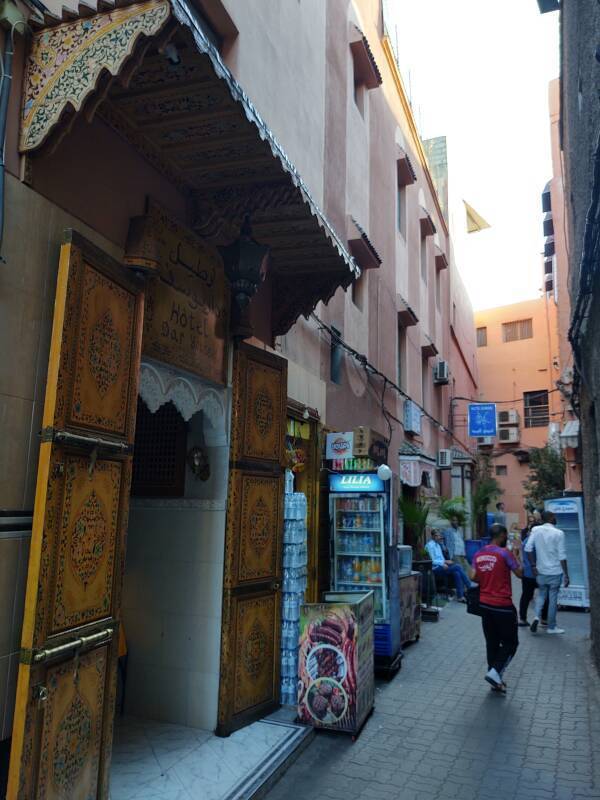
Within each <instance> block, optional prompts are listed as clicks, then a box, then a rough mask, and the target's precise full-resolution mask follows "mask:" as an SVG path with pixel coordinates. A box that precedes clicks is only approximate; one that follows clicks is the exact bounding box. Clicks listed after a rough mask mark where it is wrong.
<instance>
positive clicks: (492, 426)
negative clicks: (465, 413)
mask: <svg viewBox="0 0 600 800" xmlns="http://www.w3.org/2000/svg"><path fill="white" fill-rule="evenodd" d="M496 434H497V430H496V404H495V403H470V404H469V436H496Z"/></svg>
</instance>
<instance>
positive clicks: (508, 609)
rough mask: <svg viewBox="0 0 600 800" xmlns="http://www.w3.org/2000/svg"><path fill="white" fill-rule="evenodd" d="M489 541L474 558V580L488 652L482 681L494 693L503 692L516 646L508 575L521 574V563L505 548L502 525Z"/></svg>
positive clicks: (506, 539) (491, 533)
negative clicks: (486, 665)
mask: <svg viewBox="0 0 600 800" xmlns="http://www.w3.org/2000/svg"><path fill="white" fill-rule="evenodd" d="M490 537H491V541H490V543H489V544H488V545H486V546H485V547H482V548H481V550H479V551H478V552H477V553H476V554H475V556H474V558H473V575H472V577H473V579H474V580H475V581H477V583H478V584H479V605H480V609H481V624H482V627H483V635H484V637H485V645H486V650H487V664H488V671H487V673H486V674H485V680H486V681H487V682H488V683H489V684H490V685H491V687H492V689H493V690H494V691H496V692H501V693H502V694H505V693H506V683H505V682H504V672H505V670H506V668H507V666H508V665H509V664H510V662H511V660H512V658H513V656H514V655H515V653H516V652H517V648H518V646H519V634H518V627H517V609H516V608H515V607H514V605H513V602H512V584H511V572H514V573H515V575H516V576H517V577H519V578H520V577H521V575H522V574H523V571H522V567H521V563H520V561H518V559H517V558H515V556H514V555H513V554H512V553H510V552H509V551H508V550H507V549H506V543H507V541H508V532H507V530H506V526H505V525H499V524H498V523H495V524H494V525H492V527H491V528H490Z"/></svg>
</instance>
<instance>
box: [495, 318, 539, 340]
mask: <svg viewBox="0 0 600 800" xmlns="http://www.w3.org/2000/svg"><path fill="white" fill-rule="evenodd" d="M532 338H533V320H532V319H518V320H515V321H514V322H503V323H502V341H503V342H517V341H519V339H532Z"/></svg>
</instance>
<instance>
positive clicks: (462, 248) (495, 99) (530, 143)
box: [386, 0, 559, 310]
mask: <svg viewBox="0 0 600 800" xmlns="http://www.w3.org/2000/svg"><path fill="white" fill-rule="evenodd" d="M386 9H387V14H388V18H387V25H388V30H389V34H390V38H391V40H392V44H394V47H395V46H396V41H397V45H398V59H399V63H400V69H401V71H402V77H403V79H404V84H405V86H406V90H407V92H409V95H410V96H411V99H412V105H413V111H414V113H415V117H416V120H417V125H418V127H419V131H420V133H421V136H422V137H423V138H425V139H428V138H430V137H433V136H442V135H445V136H446V137H447V139H448V161H449V184H450V188H449V191H450V215H451V226H452V234H453V241H454V248H455V257H456V262H457V264H458V266H459V268H460V271H461V274H462V276H463V279H464V281H465V283H466V285H467V289H468V291H469V295H470V297H471V301H472V303H473V306H474V308H475V309H476V310H477V309H483V308H491V307H493V306H499V305H505V304H508V303H515V302H519V301H520V300H527V299H531V298H535V297H538V296H539V294H540V287H541V283H542V262H541V257H540V253H541V250H542V247H543V234H542V211H541V197H540V195H541V193H542V189H543V187H544V185H545V184H546V182H547V181H548V180H549V179H550V177H551V174H552V173H551V161H550V133H549V131H550V122H549V113H548V83H549V82H550V81H551V80H552V79H553V78H555V77H557V76H558V74H559V49H558V14H557V13H551V14H544V15H542V14H540V13H539V10H538V5H537V2H536V0H387V2H386ZM393 21H395V22H396V30H395V31H394V30H393ZM463 198H464V199H465V200H466V201H467V202H468V203H469V204H470V205H471V206H473V208H475V210H476V211H478V212H479V213H480V214H481V215H482V216H483V217H484V219H485V220H486V221H487V222H489V223H490V225H491V226H492V227H491V228H490V229H488V230H484V231H481V232H479V233H473V234H470V235H468V236H467V234H466V233H465V230H466V229H465V215H464V209H463V207H462V203H461V200H462V199H463Z"/></svg>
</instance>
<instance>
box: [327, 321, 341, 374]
mask: <svg viewBox="0 0 600 800" xmlns="http://www.w3.org/2000/svg"><path fill="white" fill-rule="evenodd" d="M331 331H332V333H333V334H334V336H341V334H340V332H339V331H338V329H337V328H334V327H333V325H332V326H331ZM342 357H343V350H342V346H341V345H340V344H338V342H337V340H336V339H335V338H332V339H331V348H330V365H329V378H330V380H331V381H332V383H341V382H342Z"/></svg>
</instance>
